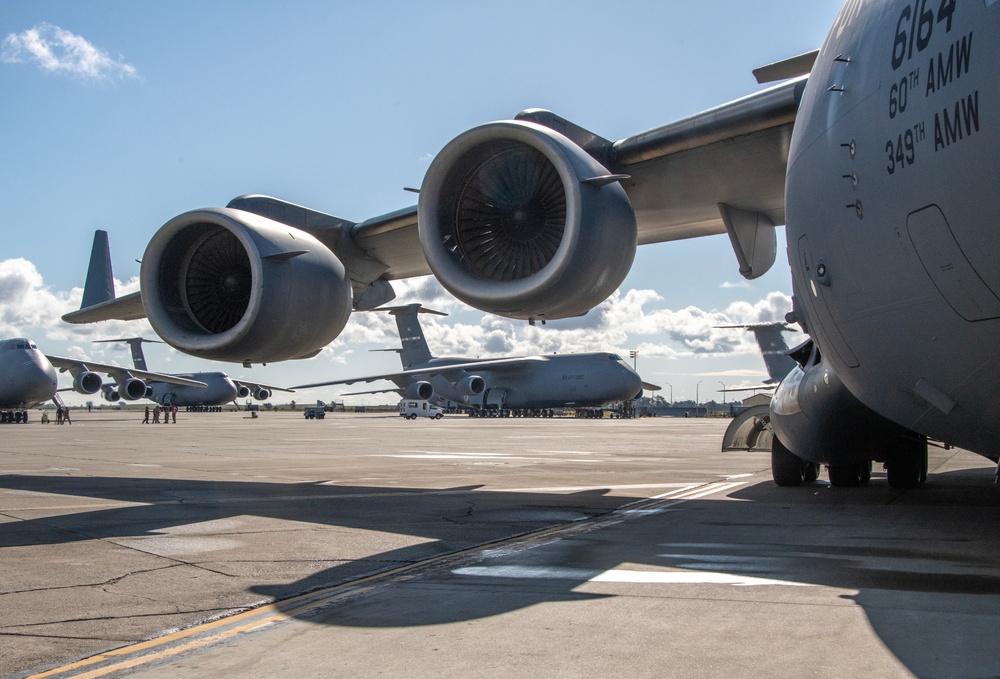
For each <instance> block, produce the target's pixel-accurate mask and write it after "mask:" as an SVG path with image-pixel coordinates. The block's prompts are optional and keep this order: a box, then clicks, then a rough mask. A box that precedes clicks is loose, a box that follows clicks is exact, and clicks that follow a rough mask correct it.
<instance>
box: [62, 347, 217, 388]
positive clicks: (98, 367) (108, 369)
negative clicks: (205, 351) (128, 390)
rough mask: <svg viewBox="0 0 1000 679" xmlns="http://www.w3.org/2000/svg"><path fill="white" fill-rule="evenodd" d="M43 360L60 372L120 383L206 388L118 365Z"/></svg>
mask: <svg viewBox="0 0 1000 679" xmlns="http://www.w3.org/2000/svg"><path fill="white" fill-rule="evenodd" d="M45 358H47V359H49V362H50V363H51V364H52V365H54V366H55V367H56V368H58V369H59V371H60V372H66V371H67V370H70V371H73V370H77V369H82V370H92V371H93V372H99V373H106V374H107V375H110V376H111V377H112V378H113V379H114V380H115V381H116V382H119V381H121V379H122V378H124V377H126V376H127V375H131V376H132V377H138V378H139V379H141V380H143V381H145V382H168V383H170V384H179V385H182V386H186V387H199V388H202V389H204V388H205V387H206V386H207V385H206V384H205V383H204V382H199V381H198V380H189V379H187V378H186V377H177V376H175V375H165V374H163V373H154V372H148V371H146V370H136V369H135V368H123V367H122V366H120V365H106V364H104V363H95V362H93V361H79V360H77V359H75V358H65V357H63V356H50V355H48V354H46V355H45Z"/></svg>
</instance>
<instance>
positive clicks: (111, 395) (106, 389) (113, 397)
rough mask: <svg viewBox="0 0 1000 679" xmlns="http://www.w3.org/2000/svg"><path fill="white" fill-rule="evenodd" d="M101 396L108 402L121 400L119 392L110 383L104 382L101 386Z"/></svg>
mask: <svg viewBox="0 0 1000 679" xmlns="http://www.w3.org/2000/svg"><path fill="white" fill-rule="evenodd" d="M101 397H102V398H103V399H104V400H105V401H108V402H110V403H117V402H118V401H120V400H122V396H121V394H119V393H118V390H117V389H115V388H114V387H113V386H111V385H110V384H105V385H104V386H102V387H101Z"/></svg>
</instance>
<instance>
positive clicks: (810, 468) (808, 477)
mask: <svg viewBox="0 0 1000 679" xmlns="http://www.w3.org/2000/svg"><path fill="white" fill-rule="evenodd" d="M822 469H823V465H821V464H820V463H819V462H806V471H805V473H804V474H803V475H802V481H803V482H805V483H813V482H814V481H816V480H818V479H819V473H820V471H822Z"/></svg>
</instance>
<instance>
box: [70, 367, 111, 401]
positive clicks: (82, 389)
mask: <svg viewBox="0 0 1000 679" xmlns="http://www.w3.org/2000/svg"><path fill="white" fill-rule="evenodd" d="M103 383H104V380H102V379H101V376H100V375H98V374H97V373H95V372H91V371H89V370H87V371H84V372H80V373H77V375H76V376H75V377H74V378H73V391H75V392H76V393H78V394H88V395H89V394H96V393H97V392H98V391H100V389H101V385H102V384H103Z"/></svg>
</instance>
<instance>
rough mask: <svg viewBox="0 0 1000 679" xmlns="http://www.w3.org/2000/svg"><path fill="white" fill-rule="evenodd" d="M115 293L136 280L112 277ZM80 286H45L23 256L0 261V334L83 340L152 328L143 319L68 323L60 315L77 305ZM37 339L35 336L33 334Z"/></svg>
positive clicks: (134, 285) (132, 285) (134, 286)
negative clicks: (62, 288) (55, 288)
mask: <svg viewBox="0 0 1000 679" xmlns="http://www.w3.org/2000/svg"><path fill="white" fill-rule="evenodd" d="M115 286H116V289H117V290H118V294H128V293H129V292H134V291H135V290H138V289H139V280H138V278H134V279H132V280H129V281H127V282H125V283H122V282H119V281H116V283H115ZM82 298H83V290H82V289H81V288H73V289H72V290H70V291H69V292H53V291H52V290H50V289H49V288H48V287H46V285H45V282H44V280H43V279H42V275H41V274H40V273H39V272H38V269H36V268H35V265H34V264H32V263H31V262H29V261H28V260H26V259H23V258H17V259H5V260H3V261H0V337H13V336H21V335H32V336H34V335H35V333H38V332H41V333H42V334H43V335H44V337H46V338H48V339H53V340H62V341H80V342H87V341H89V340H91V339H98V338H102V337H133V336H135V335H137V334H140V333H142V332H146V333H151V332H152V329H151V328H150V327H149V324H148V323H146V321H145V320H141V321H108V322H106V323H98V324H93V325H68V324H66V323H63V322H62V320H61V319H60V317H61V316H62V315H63V314H65V313H66V312H68V311H72V310H74V309H79V308H80V301H81V299H82ZM34 339H35V340H38V339H39V338H38V337H34Z"/></svg>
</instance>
